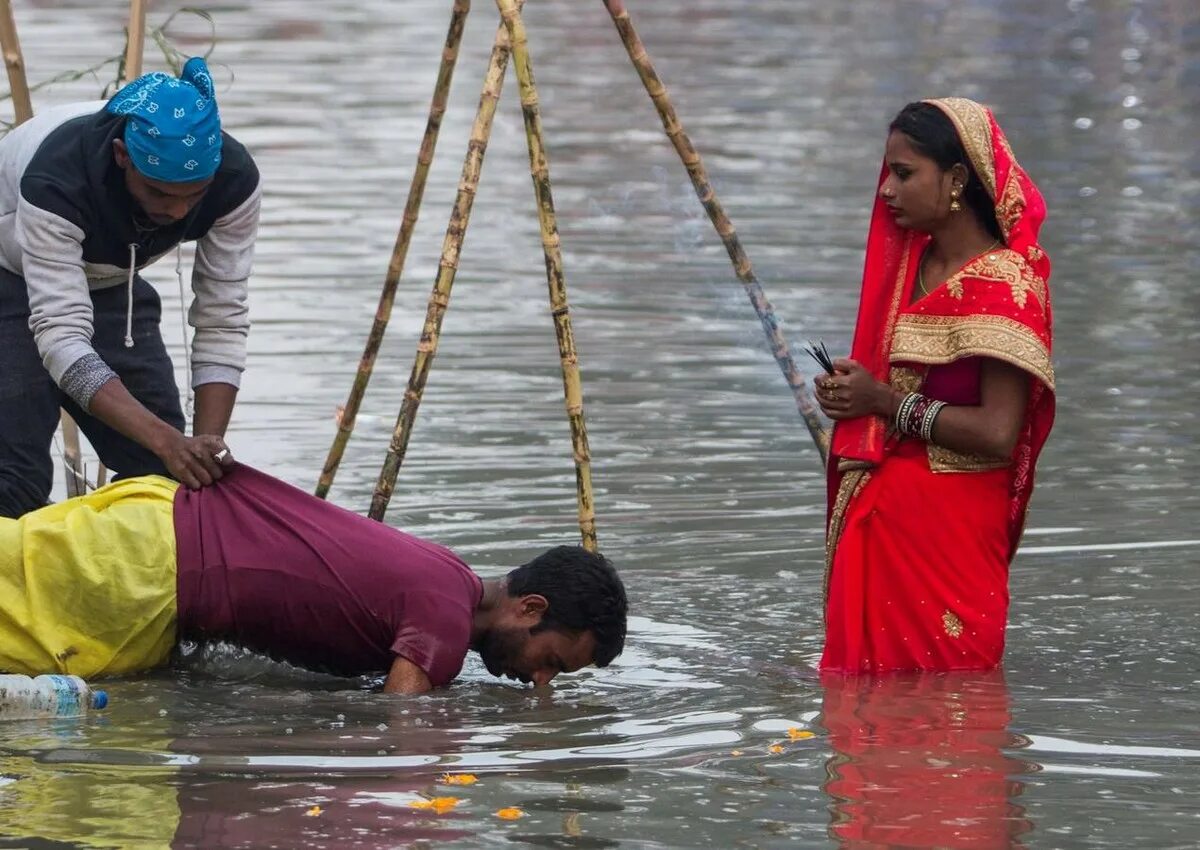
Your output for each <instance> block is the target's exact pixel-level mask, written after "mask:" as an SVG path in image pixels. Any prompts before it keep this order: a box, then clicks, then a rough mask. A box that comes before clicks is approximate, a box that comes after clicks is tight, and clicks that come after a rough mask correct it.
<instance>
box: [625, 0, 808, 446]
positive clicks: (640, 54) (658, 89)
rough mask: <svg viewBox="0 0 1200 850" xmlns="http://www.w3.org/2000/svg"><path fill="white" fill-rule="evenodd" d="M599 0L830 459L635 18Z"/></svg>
mask: <svg viewBox="0 0 1200 850" xmlns="http://www.w3.org/2000/svg"><path fill="white" fill-rule="evenodd" d="M603 2H604V6H605V8H607V9H608V13H609V14H610V15H611V16H612V19H613V23H614V24H616V26H617V32H618V33H620V35H621V42H622V43H623V44H624V45H625V49H626V51H628V53H629V58H630V59H631V60H632V61H633V65H634V67H635V68H636V69H637V72H638V76H639V77H641V78H642V84H643V85H644V86H645V87H646V91H647V93H648V94H649V95H650V99H651V100H652V101H654V106H655V108H656V109H657V110H658V115H659V118H661V119H662V123H663V128H664V129H665V130H666V132H667V136H668V137H669V138H670V140H671V143H672V144H673V145H674V146H675V150H676V151H677V152H678V153H679V157H680V159H682V160H683V164H684V167H685V168H687V173H688V176H689V177H690V178H691V180H692V185H693V186H694V187H695V189H696V194H697V195H699V196H700V202H701V203H702V204H703V205H704V209H705V210H706V211H707V212H708V217H709V218H710V219H711V220H712V223H713V226H714V227H715V228H716V230H717V234H718V235H719V236H720V237H721V241H722V242H724V243H725V250H726V251H728V252H729V259H730V260H731V261H732V262H733V268H734V271H735V273H736V274H737V276H738V280H740V281H741V282H742V285H743V287H744V288H745V290H746V295H747V296H749V298H750V303H751V304H752V305H753V306H754V311H755V312H756V313H757V314H758V318H759V321H760V322H761V323H762V328H763V333H765V334H766V337H767V342H768V344H769V345H770V346H771V353H772V354H773V355H774V357H775V362H776V363H778V364H779V369H780V370H781V371H782V372H783V377H784V379H785V380H786V381H787V383H788V386H789V387H790V388H791V390H792V395H793V396H794V397H795V399H796V407H797V408H798V409H799V411H800V415H801V416H802V417H803V418H804V424H805V425H806V426H808V433H809V434H810V435H811V436H812V438H813V442H814V443H816V446H817V451H818V452H820V455H821V462H822V464H824V463H825V462H826V461H827V460H828V458H829V434H828V432H826V431H825V429H824V428H823V427H822V425H821V420H820V418H819V417H818V415H817V406H816V404H815V403H814V402H813V400H812V397H811V396H810V395H809V393H808V390H807V387H806V385H805V382H804V376H803V375H802V374H801V373H800V370H799V369H798V368H796V362H795V360H793V359H792V355H791V352H790V351H789V350H788V344H787V341H786V340H785V339H784V338H783V333H782V331H781V330H780V327H779V320H778V319H777V318H776V316H775V309H774V308H773V307H772V306H771V302H770V301H768V300H767V296H766V293H765V292H763V288H762V285H761V284H760V283H759V282H758V278H757V276H756V275H755V274H754V269H753V267H752V266H751V265H750V258H749V257H748V256H747V255H746V251H745V249H744V248H743V247H742V242H741V240H740V239H739V238H738V235H737V231H736V230H734V227H733V223H732V222H731V221H730V220H729V217H728V216H727V215H726V214H725V210H724V208H723V207H722V206H721V202H720V200H718V198H717V193H716V191H715V190H714V189H713V187H712V183H711V182H710V181H709V178H708V172H707V171H706V170H705V168H704V161H703V160H702V159H701V158H700V154H699V153H698V152H697V151H696V148H695V147H694V146H693V145H692V141H691V139H689V138H688V135H687V133H686V132H685V131H684V129H683V124H682V123H680V121H679V116H678V115H676V113H675V107H674V106H672V105H671V98H670V96H669V95H668V93H667V89H666V86H665V85H663V82H662V80H661V79H660V78H659V76H658V74H657V72H656V71H655V70H654V65H653V64H652V63H651V61H650V56H649V54H648V53H647V52H646V47H645V45H644V44H642V40H641V38H640V37H639V36H638V34H637V30H635V29H634V27H633V21H632V20H631V19H630V17H629V12H628V11H627V10H626V8H625V2H624V0H603Z"/></svg>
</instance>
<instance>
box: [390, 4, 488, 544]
mask: <svg viewBox="0 0 1200 850" xmlns="http://www.w3.org/2000/svg"><path fill="white" fill-rule="evenodd" d="M510 55H511V45H510V43H509V36H508V30H507V29H506V28H505V27H504V26H503V25H501V26H500V28H499V29H498V30H497V31H496V40H495V42H494V43H493V45H492V57H491V61H490V62H489V64H488V69H487V74H486V76H485V78H484V82H483V91H482V93H481V94H480V96H479V108H478V110H477V111H476V113H475V123H474V124H473V125H472V127H471V138H470V141H469V142H468V144H467V156H466V160H465V161H464V162H463V170H462V176H461V178H460V179H459V183H458V194H457V196H456V197H455V199H454V209H453V210H452V211H451V213H450V222H449V224H448V225H447V226H446V237H445V240H444V241H443V243H442V257H441V260H440V262H439V263H438V273H437V278H436V279H435V281H434V284H433V292H432V294H431V295H430V296H429V306H428V308H427V309H426V311H425V325H424V327H423V328H422V329H421V339H420V341H419V342H418V343H417V353H416V357H415V359H414V360H413V367H412V373H411V374H410V375H409V378H408V388H407V389H406V390H405V391H404V401H403V402H402V403H401V405H400V414H399V416H398V417H397V419H396V427H395V429H394V430H393V431H392V440H391V444H390V445H389V446H388V454H387V458H386V459H385V460H384V462H383V468H382V469H381V470H380V471H379V480H378V481H377V482H376V484H375V494H374V496H372V498H371V510H370V512H369V516H370V517H371V519H374V520H379V521H382V520H383V516H384V514H385V513H386V512H387V506H388V502H389V501H391V498H392V490H393V488H394V487H395V485H396V476H397V474H399V472H400V465H401V464H402V463H403V462H404V456H405V454H406V452H407V451H408V441H409V438H410V437H411V436H412V427H413V422H414V420H415V419H416V416H417V409H418V408H419V407H420V406H421V396H422V394H423V393H424V392H425V383H426V381H427V379H428V378H429V367H430V366H431V365H432V363H433V358H434V355H436V354H437V346H438V337H439V335H440V334H441V331H442V319H443V318H444V317H445V315H446V308H447V307H448V306H449V304H450V290H451V287H453V285H454V277H455V275H456V274H457V273H458V261H459V256H460V255H461V253H462V245H463V240H464V238H465V237H466V235H467V225H468V224H469V223H470V220H471V209H472V207H473V206H474V203H475V192H476V190H477V189H478V188H479V177H480V174H481V173H482V172H483V157H484V154H485V153H487V143H488V138H489V137H490V136H491V133H492V121H493V120H494V119H495V117H496V104H497V103H498V102H499V100H500V90H501V88H502V87H503V85H504V75H505V72H506V71H507V70H508V60H509V56H510Z"/></svg>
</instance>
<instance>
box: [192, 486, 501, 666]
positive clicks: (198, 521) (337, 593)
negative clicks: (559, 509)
mask: <svg viewBox="0 0 1200 850" xmlns="http://www.w3.org/2000/svg"><path fill="white" fill-rule="evenodd" d="M175 537H176V548H177V560H178V569H179V576H178V593H179V599H178V608H179V637H180V639H183V640H197V641H207V640H223V641H229V642H231V643H236V644H239V645H241V646H244V647H246V648H248V649H252V650H254V651H256V652H261V653H263V654H265V655H269V656H271V657H272V658H275V659H278V660H281V661H287V662H289V663H291V664H296V665H298V666H301V667H306V668H309V669H312V670H321V671H326V672H330V673H337V674H340V675H347V676H353V675H358V674H363V673H381V672H384V671H386V670H388V669H389V668H390V667H391V665H392V662H393V661H394V660H395V656H397V655H402V656H404V657H405V658H407V659H408V660H409V661H412V662H413V663H414V664H416V665H417V666H418V667H420V668H421V669H422V670H424V671H425V674H426V675H427V676H428V677H429V681H430V682H431V683H432V684H433V685H435V686H440V685H445V684H447V683H449V682H450V680H451V679H453V678H454V677H455V676H457V675H458V671H459V670H460V669H462V663H463V658H465V657H466V654H467V648H468V644H469V643H470V638H471V620H472V616H473V614H474V612H475V608H476V606H477V605H478V603H479V600H480V598H481V596H482V594H483V584H482V582H481V581H480V580H479V577H478V576H476V575H475V573H473V572H471V569H470V568H469V567H468V566H467V565H466V564H465V563H463V562H462V560H461V559H459V557H458V556H457V555H455V554H454V553H453V552H451V551H450V550H449V549H446V548H444V547H442V546H438V545H437V544H435V543H430V542H428V541H425V540H421V539H420V538H417V537H413V536H412V535H410V534H405V533H404V532H402V531H397V530H396V529H394V528H390V527H389V526H386V525H384V524H383V523H379V522H374V521H373V520H369V519H367V518H365V517H361V516H359V515H358V514H354V513H351V512H349V511H346V510H343V509H342V508H339V507H337V506H336V505H331V504H330V503H328V502H325V501H322V500H320V499H318V498H316V497H315V496H311V495H309V494H308V493H305V492H303V491H301V490H298V489H296V488H295V487H292V486H291V485H289V484H285V483H284V482H282V481H280V480H278V479H276V478H272V477H271V476H269V475H265V474H263V473H261V472H259V471H258V470H256V469H252V468H250V467H248V466H242V465H240V464H239V465H236V466H234V467H232V468H231V469H230V470H229V471H227V472H226V473H225V477H224V478H222V479H221V480H220V481H219V482H217V483H216V484H214V485H213V486H211V487H205V488H204V489H202V490H188V489H187V488H186V487H180V488H179V490H178V492H177V493H176V496H175Z"/></svg>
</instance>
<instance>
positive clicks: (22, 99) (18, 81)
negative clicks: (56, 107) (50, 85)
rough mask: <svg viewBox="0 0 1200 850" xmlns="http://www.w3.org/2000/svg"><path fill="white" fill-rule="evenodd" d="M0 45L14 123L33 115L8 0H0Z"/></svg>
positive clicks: (10, 5) (22, 58) (23, 120)
mask: <svg viewBox="0 0 1200 850" xmlns="http://www.w3.org/2000/svg"><path fill="white" fill-rule="evenodd" d="M0 46H2V47H3V50H4V67H5V69H6V70H7V71H8V88H9V90H10V91H11V92H12V99H13V112H14V118H15V123H17V124H21V123H23V122H25V121H28V120H29V119H30V118H32V117H33V102H32V101H31V100H30V98H29V81H28V80H26V79H25V57H24V56H23V55H22V54H21V41H20V39H19V38H17V20H16V18H15V17H13V10H12V3H11V2H10V0H0Z"/></svg>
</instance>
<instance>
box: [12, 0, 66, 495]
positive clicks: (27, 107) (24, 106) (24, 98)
mask: <svg viewBox="0 0 1200 850" xmlns="http://www.w3.org/2000/svg"><path fill="white" fill-rule="evenodd" d="M0 45H2V46H3V50H4V66H5V69H6V70H7V71H8V86H9V90H10V91H11V92H12V99H13V116H14V119H15V123H16V124H22V123H24V122H25V121H28V120H29V119H30V118H32V117H33V101H32V99H31V98H30V96H29V81H28V80H27V79H26V77H25V58H24V56H23V55H22V54H21V41H20V39H19V38H18V37H17V22H16V18H15V17H14V16H13V10H12V3H11V2H10V0H0ZM62 432H63V465H64V466H65V467H66V485H67V496H68V497H72V496H78V495H81V494H82V493H85V492H87V486H86V479H85V478H84V474H83V450H82V448H81V446H80V442H79V426H78V425H76V424H75V420H74V419H72V418H71V415H70V414H69V413H67V412H66V411H65V410H64V411H62Z"/></svg>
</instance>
